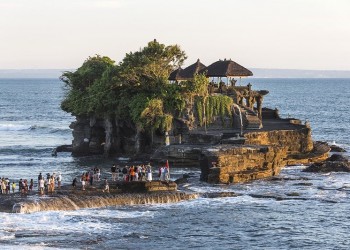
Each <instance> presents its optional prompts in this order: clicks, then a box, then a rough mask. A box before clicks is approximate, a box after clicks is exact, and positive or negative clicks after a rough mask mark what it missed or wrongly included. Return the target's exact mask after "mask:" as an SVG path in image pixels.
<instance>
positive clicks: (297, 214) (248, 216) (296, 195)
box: [0, 78, 350, 249]
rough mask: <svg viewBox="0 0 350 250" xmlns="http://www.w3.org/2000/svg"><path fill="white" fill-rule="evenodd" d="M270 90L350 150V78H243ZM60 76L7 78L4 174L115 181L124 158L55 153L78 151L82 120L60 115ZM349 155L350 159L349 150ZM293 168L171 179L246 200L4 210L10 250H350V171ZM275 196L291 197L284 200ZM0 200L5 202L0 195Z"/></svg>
mask: <svg viewBox="0 0 350 250" xmlns="http://www.w3.org/2000/svg"><path fill="white" fill-rule="evenodd" d="M248 82H250V83H251V84H252V85H253V89H255V90H258V89H260V90H262V89H265V90H269V94H268V95H266V96H265V98H264V106H266V107H270V108H278V109H279V112H280V115H281V116H282V117H284V118H287V117H294V118H298V119H300V120H302V121H303V122H309V123H310V125H311V127H312V136H313V139H314V140H319V141H326V142H328V143H330V144H336V145H339V146H340V147H343V148H345V149H346V150H348V152H349V151H350V126H349V124H350V112H349V107H350V106H349V100H350V79H297V78H294V79H268V78H264V79H257V78H252V79H244V80H242V82H241V83H240V84H242V85H246V84H248ZM64 95H65V88H64V84H63V83H62V82H60V81H59V80H58V79H0V176H1V177H8V178H9V179H10V180H11V181H12V180H13V181H18V180H19V179H20V178H26V179H34V180H36V179H37V176H38V174H39V173H40V172H41V173H43V174H46V173H53V172H55V173H58V172H60V173H62V177H63V183H64V184H66V185H70V184H71V182H72V179H73V178H74V177H76V176H80V175H81V173H82V172H85V171H87V170H89V169H90V168H91V167H95V166H96V167H99V168H101V169H102V174H103V175H104V176H106V177H109V178H110V167H111V164H112V163H113V162H114V161H115V160H117V159H113V158H112V159H104V158H101V157H96V156H95V157H80V158H78V157H72V156H71V155H70V153H58V156H57V157H53V156H51V152H52V150H53V148H55V147H56V146H59V145H63V144H70V143H71V141H72V131H71V129H70V128H69V125H70V123H71V122H73V121H74V120H75V118H74V117H73V116H71V115H70V114H68V113H65V112H64V111H62V110H61V108H60V103H61V101H62V99H63V98H64ZM344 154H346V155H348V153H344ZM304 168H305V166H303V165H300V166H286V167H285V168H284V169H283V170H282V172H281V173H280V175H279V177H280V180H278V181H276V180H275V181H272V180H258V181H254V182H249V183H244V184H232V185H211V184H207V183H203V182H200V181H199V175H200V170H199V169H198V168H195V167H194V168H178V167H174V166H170V169H171V179H173V180H175V179H176V178H178V177H181V176H182V175H183V174H185V173H188V174H190V176H191V178H190V179H189V180H190V181H189V183H187V184H186V185H184V186H182V187H181V189H182V190H184V191H186V192H198V193H203V194H204V193H220V192H235V193H237V194H239V196H237V197H221V198H220V197H218V198H207V196H200V198H198V199H194V200H189V201H182V202H179V203H167V204H143V205H128V206H114V207H105V208H98V209H81V210H75V211H49V212H36V213H31V214H15V213H13V214H10V213H0V248H1V249H192V248H195V249H349V248H350V238H349V237H348V236H349V229H350V174H349V173H342V172H337V173H335V172H334V173H326V174H320V173H305V172H303V171H302V170H303V169H304ZM275 197H282V199H276V198H275ZM0 199H1V195H0Z"/></svg>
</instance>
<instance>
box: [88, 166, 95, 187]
mask: <svg viewBox="0 0 350 250" xmlns="http://www.w3.org/2000/svg"><path fill="white" fill-rule="evenodd" d="M89 180H90V186H92V184H93V183H94V171H93V170H92V169H91V170H90V172H89Z"/></svg>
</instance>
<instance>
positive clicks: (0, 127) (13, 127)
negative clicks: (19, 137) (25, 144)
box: [0, 124, 71, 134]
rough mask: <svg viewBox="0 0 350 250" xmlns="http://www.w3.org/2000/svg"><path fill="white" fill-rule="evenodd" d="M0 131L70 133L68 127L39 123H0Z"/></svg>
mask: <svg viewBox="0 0 350 250" xmlns="http://www.w3.org/2000/svg"><path fill="white" fill-rule="evenodd" d="M0 131H36V132H39V131H40V132H46V133H49V134H65V133H70V132H71V129H70V128H68V127H51V126H39V125H23V124H0Z"/></svg>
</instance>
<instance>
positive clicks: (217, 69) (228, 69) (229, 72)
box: [199, 60, 253, 77]
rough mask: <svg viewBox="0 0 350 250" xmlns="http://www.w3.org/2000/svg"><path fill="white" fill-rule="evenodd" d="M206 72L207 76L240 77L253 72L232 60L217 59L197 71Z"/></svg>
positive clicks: (250, 74)
mask: <svg viewBox="0 0 350 250" xmlns="http://www.w3.org/2000/svg"><path fill="white" fill-rule="evenodd" d="M204 72H206V76H208V77H230V76H231V77H242V76H252V75H253V73H252V72H251V71H250V70H249V69H246V68H244V67H243V66H241V65H239V64H238V63H236V62H234V61H232V60H224V61H221V60H220V61H217V62H214V63H213V64H211V65H209V66H208V67H207V68H205V69H203V70H201V71H200V72H199V73H204Z"/></svg>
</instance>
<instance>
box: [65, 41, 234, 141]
mask: <svg viewBox="0 0 350 250" xmlns="http://www.w3.org/2000/svg"><path fill="white" fill-rule="evenodd" d="M185 59H186V54H185V52H184V51H182V50H181V48H180V47H179V46H178V45H169V46H166V45H164V44H161V43H159V42H157V41H156V40H154V41H151V42H149V43H148V44H147V46H145V47H144V48H141V49H140V50H139V51H136V52H130V53H127V54H126V55H125V57H124V59H123V60H122V61H121V62H120V63H118V64H115V62H114V61H113V60H111V59H110V58H109V57H106V56H100V55H96V56H93V57H89V58H87V59H86V60H85V62H84V63H83V65H82V66H81V67H79V68H78V69H77V70H76V71H73V72H70V71H67V72H64V73H63V74H62V76H61V78H60V79H61V80H62V81H63V82H64V83H66V85H65V86H66V90H67V92H66V96H65V98H64V100H63V101H62V103H61V108H62V109H63V110H65V111H66V112H70V113H72V114H73V115H76V116H90V115H94V116H96V117H104V116H105V115H109V116H111V117H113V118H114V119H117V120H118V119H120V120H126V121H129V122H132V123H133V124H135V127H137V128H140V129H144V130H148V131H151V132H152V136H153V131H155V130H156V129H159V130H161V131H169V130H170V129H171V124H172V120H173V118H174V117H180V116H181V115H182V113H183V111H184V109H185V107H186V98H187V100H188V99H190V100H192V101H194V100H195V99H196V100H197V106H198V105H199V104H200V103H201V106H202V107H203V108H204V110H207V111H208V112H207V113H206V114H202V111H200V112H199V109H201V107H199V106H198V108H197V109H198V112H197V113H198V116H199V120H200V125H201V124H202V123H203V121H202V120H203V118H202V117H207V118H208V119H207V120H210V119H211V115H213V114H214V115H215V114H219V113H220V114H221V115H223V114H224V113H225V108H224V106H227V105H228V104H229V103H228V102H227V101H226V102H223V101H220V100H217V99H215V100H214V99H207V98H205V97H206V96H208V91H207V86H208V79H207V78H206V77H205V76H204V75H196V76H195V77H194V79H193V81H189V82H185V83H184V84H182V85H179V84H169V82H168V77H169V74H170V73H171V72H172V71H173V70H175V69H177V68H178V67H180V66H181V65H182V64H183V62H184V60H185ZM194 97H196V98H194ZM198 97H201V98H199V99H198ZM203 98H204V99H203ZM219 99H220V98H219ZM198 100H201V101H200V102H198ZM208 103H214V104H215V105H216V106H217V108H219V106H222V108H221V109H222V111H221V112H215V111H213V108H210V107H206V105H208ZM217 103H221V105H219V104H217ZM224 103H225V104H224ZM192 105H193V104H192ZM208 115H209V116H208Z"/></svg>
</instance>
